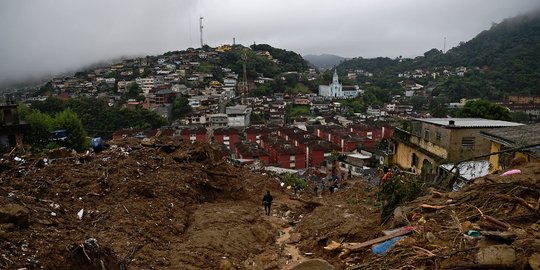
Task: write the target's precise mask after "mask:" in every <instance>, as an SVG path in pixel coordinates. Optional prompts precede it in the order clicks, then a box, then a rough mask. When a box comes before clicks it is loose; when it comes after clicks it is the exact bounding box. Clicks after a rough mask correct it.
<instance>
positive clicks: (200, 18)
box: [199, 17, 204, 48]
mask: <svg viewBox="0 0 540 270" xmlns="http://www.w3.org/2000/svg"><path fill="white" fill-rule="evenodd" d="M203 19H204V17H199V27H200V31H201V48H202V47H203V46H204V43H203V38H202V36H203V35H202V34H203V33H202V30H203V25H202V20H203Z"/></svg>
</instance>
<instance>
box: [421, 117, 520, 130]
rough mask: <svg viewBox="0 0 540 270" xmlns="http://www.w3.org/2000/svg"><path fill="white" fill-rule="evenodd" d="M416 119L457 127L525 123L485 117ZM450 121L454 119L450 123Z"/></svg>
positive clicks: (508, 125)
mask: <svg viewBox="0 0 540 270" xmlns="http://www.w3.org/2000/svg"><path fill="white" fill-rule="evenodd" d="M414 120H417V121H421V122H425V123H430V124H434V125H438V126H447V127H456V128H480V127H516V126H522V125H523V124H520V123H515V122H508V121H502V120H490V119H483V118H415V119H414ZM450 121H454V123H453V125H450Z"/></svg>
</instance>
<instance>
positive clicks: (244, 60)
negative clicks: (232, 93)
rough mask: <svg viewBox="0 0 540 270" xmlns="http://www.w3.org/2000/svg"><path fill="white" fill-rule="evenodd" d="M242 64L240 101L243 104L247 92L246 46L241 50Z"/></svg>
mask: <svg viewBox="0 0 540 270" xmlns="http://www.w3.org/2000/svg"><path fill="white" fill-rule="evenodd" d="M242 65H243V68H244V87H243V88H244V89H242V103H243V104H244V103H245V100H244V97H245V95H246V94H247V92H248V84H247V68H246V65H247V49H246V48H244V50H243V51H242Z"/></svg>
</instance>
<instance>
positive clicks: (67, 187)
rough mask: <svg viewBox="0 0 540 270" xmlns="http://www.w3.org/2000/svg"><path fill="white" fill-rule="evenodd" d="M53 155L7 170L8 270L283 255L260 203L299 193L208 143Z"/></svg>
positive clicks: (0, 237)
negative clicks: (236, 162)
mask: <svg viewBox="0 0 540 270" xmlns="http://www.w3.org/2000/svg"><path fill="white" fill-rule="evenodd" d="M59 153H62V154H59ZM68 153H69V155H68ZM51 155H52V156H54V158H51V156H24V159H25V160H26V161H27V162H25V163H24V164H22V163H20V162H16V161H13V160H12V159H9V160H8V159H6V160H4V163H3V164H2V166H3V169H2V170H1V171H0V183H1V184H2V185H1V186H0V269H9V270H12V269H19V268H27V269H216V268H218V267H219V266H220V265H222V267H225V268H226V267H228V266H227V265H229V266H230V265H232V266H233V269H234V268H237V267H239V266H240V265H243V264H244V261H246V260H248V259H249V258H250V257H253V256H255V255H257V254H260V253H261V252H263V251H264V252H267V253H268V254H272V255H271V256H272V257H273V258H274V259H273V261H276V262H277V261H279V260H280V258H281V253H280V250H279V248H278V247H277V246H276V245H275V238H276V236H277V232H278V231H279V229H280V228H277V227H275V226H274V223H273V222H271V221H269V220H267V219H265V217H264V216H263V215H262V209H261V207H260V199H261V198H262V195H263V193H264V192H266V190H270V191H271V192H272V194H273V195H274V197H275V198H276V199H277V200H288V196H289V195H288V194H286V193H285V191H284V190H283V189H282V188H281V187H280V186H279V181H278V180H276V179H274V178H271V177H265V176H261V175H258V174H255V173H252V172H250V171H249V170H247V169H243V168H238V167H235V166H233V165H232V164H230V163H229V162H228V161H227V159H224V158H223V156H222V155H221V154H220V153H219V152H218V151H217V150H214V149H213V148H211V147H210V146H209V145H208V144H198V143H195V144H192V143H189V142H179V141H173V142H163V141H159V140H155V141H153V142H152V144H146V145H141V143H140V141H134V140H130V141H118V142H111V147H110V148H109V149H105V150H103V151H101V152H99V153H83V154H80V153H79V154H76V155H75V154H71V152H70V151H65V150H64V149H62V150H58V151H53V152H52V153H51ZM59 156H61V157H62V158H58V157H59ZM44 159H47V160H54V162H51V163H48V162H47V163H44V162H43V160H44ZM21 171H24V173H21ZM294 204H295V203H294V202H293V203H292V205H291V204H288V205H291V207H293V205H294ZM287 210H290V209H289V208H288V207H286V208H285V209H284V211H283V213H284V212H285V211H287ZM275 213H277V214H278V215H281V210H280V209H276V210H275ZM21 246H22V247H24V250H22V249H21ZM222 257H226V258H227V261H228V263H223V264H222V261H223V259H222ZM251 269H259V268H251ZM260 269H262V265H261V266H260Z"/></svg>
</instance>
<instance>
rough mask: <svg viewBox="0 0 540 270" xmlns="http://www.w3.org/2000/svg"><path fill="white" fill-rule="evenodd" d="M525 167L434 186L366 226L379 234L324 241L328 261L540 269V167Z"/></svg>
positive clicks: (364, 265)
mask: <svg viewBox="0 0 540 270" xmlns="http://www.w3.org/2000/svg"><path fill="white" fill-rule="evenodd" d="M519 169H520V173H515V174H506V175H488V176H486V177H483V178H479V179H477V180H476V181H474V182H473V183H470V184H469V185H467V186H466V187H464V188H463V189H462V190H460V191H457V192H448V193H444V192H439V191H437V190H434V189H432V190H431V191H430V194H429V195H426V196H423V197H420V198H418V199H416V200H414V201H412V202H410V203H407V204H405V205H402V206H399V207H397V208H396V209H395V210H394V212H393V215H392V217H391V218H390V220H389V221H388V222H387V223H386V224H385V225H383V226H381V227H379V228H374V227H372V229H374V230H376V232H366V234H373V233H375V234H376V235H373V237H370V238H368V239H366V237H357V238H356V239H344V240H343V239H339V237H333V238H332V239H331V240H332V241H324V242H325V249H326V251H327V253H328V254H330V255H331V256H333V260H332V259H331V258H328V257H327V259H328V260H329V261H333V262H334V263H336V264H339V263H341V266H342V267H343V268H346V269H494V268H496V269H539V268H538V267H539V265H540V262H539V261H538V259H540V225H539V224H538V221H539V220H540V182H538V179H540V167H539V166H538V165H525V166H522V167H520V168H519ZM396 192H399V191H396ZM365 222H368V223H369V221H365ZM365 222H364V223H365ZM322 233H324V230H322ZM324 240H326V239H324Z"/></svg>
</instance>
